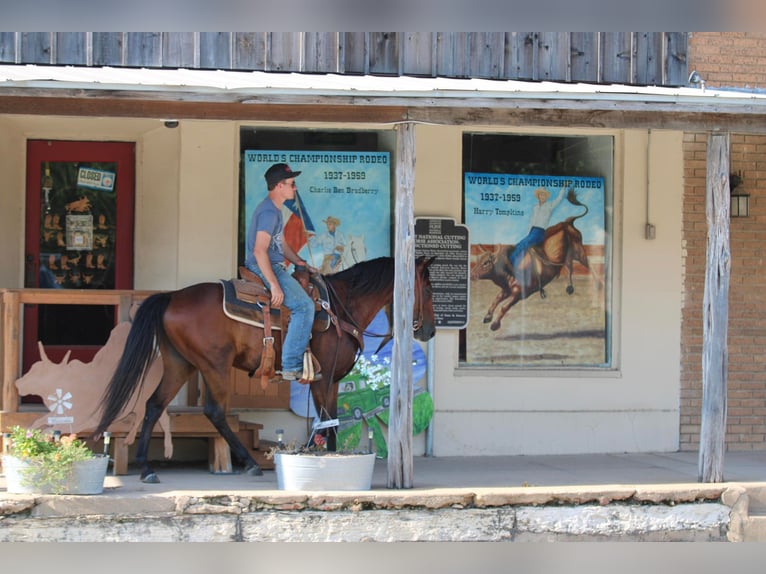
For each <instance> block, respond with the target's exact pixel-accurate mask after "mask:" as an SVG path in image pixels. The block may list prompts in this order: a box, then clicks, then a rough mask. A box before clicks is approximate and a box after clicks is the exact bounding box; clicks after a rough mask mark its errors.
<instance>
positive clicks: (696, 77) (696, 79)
mask: <svg viewBox="0 0 766 574" xmlns="http://www.w3.org/2000/svg"><path fill="white" fill-rule="evenodd" d="M689 84H690V85H692V86H699V87H700V89H701V90H702V91H703V92H704V91H705V80H703V79H702V76H700V74H699V72H698V71H697V70H692V73H691V74H689Z"/></svg>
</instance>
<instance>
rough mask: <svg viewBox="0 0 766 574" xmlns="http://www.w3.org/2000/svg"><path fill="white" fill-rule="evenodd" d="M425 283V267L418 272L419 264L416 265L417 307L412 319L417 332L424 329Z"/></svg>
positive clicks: (414, 329)
mask: <svg viewBox="0 0 766 574" xmlns="http://www.w3.org/2000/svg"><path fill="white" fill-rule="evenodd" d="M424 281H425V267H424V268H423V269H422V270H421V271H420V272H418V264H417V263H416V264H415V307H414V316H413V318H412V330H413V331H415V332H417V331H418V330H420V328H421V327H423V315H424V311H423V305H424V303H423V289H424V288H425V287H424V285H423V282H424Z"/></svg>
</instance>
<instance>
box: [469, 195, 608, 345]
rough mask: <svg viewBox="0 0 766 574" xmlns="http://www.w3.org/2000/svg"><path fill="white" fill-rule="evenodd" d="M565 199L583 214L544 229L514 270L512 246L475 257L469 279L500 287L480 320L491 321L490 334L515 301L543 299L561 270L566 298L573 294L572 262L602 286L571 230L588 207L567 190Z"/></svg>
mask: <svg viewBox="0 0 766 574" xmlns="http://www.w3.org/2000/svg"><path fill="white" fill-rule="evenodd" d="M567 199H568V200H569V202H570V203H572V204H574V205H578V206H582V207H584V208H585V211H584V212H583V213H580V214H579V215H573V216H571V217H567V218H566V219H565V220H564V221H560V222H559V223H557V224H555V225H552V226H551V227H548V228H547V229H546V230H545V238H544V239H543V242H542V243H541V244H540V245H536V246H534V247H532V248H531V249H530V250H529V251H527V252H526V253H525V254H524V257H523V258H522V260H521V263H520V264H519V267H518V268H517V269H514V268H513V266H512V264H511V261H510V255H511V253H513V250H514V247H515V245H498V246H497V247H496V248H495V250H494V251H488V250H486V249H485V250H484V252H483V253H481V254H480V255H479V258H478V260H477V262H476V263H475V264H474V266H473V268H472V270H471V279H474V280H476V279H489V280H491V281H492V282H493V283H495V285H497V286H498V287H500V291H499V292H498V294H497V296H496V297H495V298H494V300H493V301H492V303H491V304H490V306H489V308H488V309H487V313H486V315H484V319H483V322H484V323H489V322H490V321H491V325H490V329H492V330H493V331H496V330H497V329H499V328H500V322H501V321H502V319H503V317H504V316H505V314H506V313H507V312H508V310H509V309H510V308H511V307H513V306H514V305H515V304H516V303H518V302H519V301H522V300H524V299H526V298H527V297H529V296H530V295H532V294H533V293H536V292H538V291H539V292H540V296H541V297H542V298H545V297H546V293H545V286H546V285H548V283H550V282H551V281H553V280H554V279H556V278H557V277H558V276H559V275H560V274H561V271H562V270H563V269H566V270H567V272H568V275H569V282H568V284H567V287H566V292H567V293H568V294H569V295H571V294H572V293H574V285H573V283H572V268H573V266H574V262H575V261H577V262H579V263H580V264H582V265H583V266H584V267H585V268H586V269H587V270H588V271H589V272H590V273H591V274H592V275H593V277H594V278H595V279H596V280H597V281H598V282H599V283H600V284H601V285H603V281H602V280H601V279H600V278H599V277H598V276H597V275H596V274H595V273H594V271H593V270H592V269H591V267H590V265H589V263H588V255H587V254H586V253H585V247H584V246H583V243H582V233H580V230H579V229H577V228H576V227H575V226H574V222H575V221H576V220H577V219H579V218H581V217H584V216H585V215H586V214H587V213H588V206H587V205H584V204H583V203H580V201H579V200H578V199H577V196H576V195H575V193H574V191H573V190H571V189H570V190H569V193H568V194H567ZM501 303H502V305H501ZM498 305H500V311H499V312H498V313H497V317H494V314H495V310H496V308H497V307H498ZM493 317H494V320H493Z"/></svg>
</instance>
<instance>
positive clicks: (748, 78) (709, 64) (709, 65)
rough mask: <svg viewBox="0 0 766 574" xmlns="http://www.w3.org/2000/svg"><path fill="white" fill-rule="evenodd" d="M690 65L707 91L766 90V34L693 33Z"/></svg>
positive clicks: (689, 48)
mask: <svg viewBox="0 0 766 574" xmlns="http://www.w3.org/2000/svg"><path fill="white" fill-rule="evenodd" d="M687 61H688V63H689V72H691V71H692V70H697V72H699V74H700V75H701V76H702V78H703V79H704V80H705V85H706V86H707V87H710V88H713V87H734V86H737V87H741V88H766V34H763V33H756V32H693V33H691V34H690V35H689V46H688V52H687Z"/></svg>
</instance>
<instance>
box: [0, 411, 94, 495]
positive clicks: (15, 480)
mask: <svg viewBox="0 0 766 574" xmlns="http://www.w3.org/2000/svg"><path fill="white" fill-rule="evenodd" d="M4 445H5V453H4V454H3V457H2V461H3V471H4V472H5V479H6V486H7V490H8V492H9V493H12V494H22V493H38V494H100V493H101V492H103V489H104V478H105V476H106V469H107V466H108V464H109V457H108V456H107V455H105V454H104V455H100V454H95V453H94V452H93V451H91V450H90V449H89V448H88V446H87V445H86V444H85V443H84V442H83V441H82V440H79V439H78V438H77V435H64V436H59V435H58V433H56V434H55V435H54V434H48V433H44V432H42V431H40V430H38V429H24V428H22V427H19V426H15V427H13V428H12V429H11V433H10V435H6V436H5V441H4Z"/></svg>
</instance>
